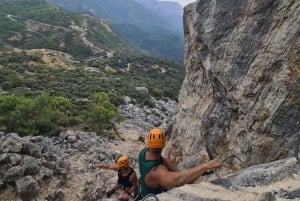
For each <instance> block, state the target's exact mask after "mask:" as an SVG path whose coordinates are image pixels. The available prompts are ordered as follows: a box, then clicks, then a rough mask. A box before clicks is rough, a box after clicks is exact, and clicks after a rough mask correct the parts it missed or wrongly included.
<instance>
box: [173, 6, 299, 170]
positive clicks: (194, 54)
mask: <svg viewBox="0 0 300 201" xmlns="http://www.w3.org/2000/svg"><path fill="white" fill-rule="evenodd" d="M184 13H185V14H184V32H185V62H184V64H185V72H186V74H185V79H184V81H183V85H182V88H181V91H180V95H179V103H178V104H179V105H178V110H177V112H176V114H175V117H174V119H173V126H172V131H171V133H172V136H171V140H170V143H169V144H168V145H169V146H168V151H167V152H168V154H169V155H170V156H174V160H177V162H181V161H183V160H187V159H188V158H189V157H190V156H198V153H200V152H201V151H206V152H207V154H208V156H209V157H216V156H218V157H220V158H225V157H227V156H230V155H232V154H234V155H239V156H240V158H241V160H242V161H243V163H244V164H245V165H246V166H250V165H252V164H260V163H264V162H267V161H274V160H277V159H281V158H285V157H288V156H292V152H293V151H292V148H293V143H294V139H295V135H296V133H297V132H298V131H299V130H300V56H299V55H300V54H299V52H300V37H299V34H300V31H299V30H300V17H299V16H300V1H296V0H290V1H281V0H262V1H252V0H240V1H231V0H224V1H215V0H214V1H211V0H199V1H197V3H194V4H189V5H188V6H186V7H185V10H184ZM182 139H184V143H181V142H182V141H183V140H182ZM175 156H176V158H175ZM231 164H232V165H233V166H235V167H236V168H241V164H240V162H239V161H238V160H232V161H231Z"/></svg>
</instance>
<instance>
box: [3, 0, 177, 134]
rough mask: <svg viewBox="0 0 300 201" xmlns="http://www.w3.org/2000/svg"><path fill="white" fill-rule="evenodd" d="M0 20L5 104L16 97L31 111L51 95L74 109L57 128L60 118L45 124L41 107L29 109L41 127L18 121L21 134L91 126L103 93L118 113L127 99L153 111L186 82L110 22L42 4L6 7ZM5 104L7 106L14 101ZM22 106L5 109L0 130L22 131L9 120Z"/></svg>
mask: <svg viewBox="0 0 300 201" xmlns="http://www.w3.org/2000/svg"><path fill="white" fill-rule="evenodd" d="M0 17H1V21H0V35H1V44H2V45H1V51H0V94H1V96H2V97H1V99H5V100H7V99H6V98H8V99H9V98H10V97H15V99H17V101H20V102H21V103H25V104H29V102H31V101H33V102H35V101H36V99H35V98H36V97H40V96H39V95H40V94H44V93H46V94H48V95H50V97H48V96H47V95H46V97H44V98H46V99H52V98H54V99H55V97H63V98H66V100H65V101H66V102H65V103H68V104H69V103H70V104H71V106H72V107H71V108H72V109H71V111H70V112H69V113H68V114H66V115H67V116H64V117H63V118H61V120H62V121H60V123H59V124H61V125H57V126H56V128H55V129H53V128H54V127H55V126H54V125H53V122H55V121H56V120H57V119H55V120H53V118H52V117H50V116H51V115H50V114H49V115H50V116H49V115H48V116H47V115H45V117H46V118H47V119H48V120H47V121H46V120H45V119H44V120H43V122H40V123H37V121H39V119H41V118H39V117H38V116H37V114H34V113H35V112H34V111H36V110H38V108H40V107H38V106H37V107H38V108H36V109H32V110H31V112H32V113H31V114H32V118H37V119H36V120H34V122H35V123H30V118H28V119H22V117H21V116H20V115H19V117H16V116H14V120H13V121H16V119H18V126H20V127H19V130H20V132H19V134H23V135H26V134H30V135H35V134H37V133H41V130H43V129H41V127H43V126H41V125H37V124H43V125H44V126H45V127H47V128H45V129H46V130H47V132H44V133H43V134H46V133H48V134H50V133H52V134H53V133H56V134H57V131H58V130H60V129H61V126H62V127H63V128H64V127H68V126H72V125H74V124H86V123H87V121H88V120H87V116H86V115H87V114H86V113H87V112H88V110H89V109H88V104H89V101H90V98H91V96H93V95H94V94H98V93H102V92H105V93H106V94H107V95H108V96H109V101H110V102H111V103H112V104H114V106H116V107H117V106H119V105H120V104H124V103H125V100H126V101H127V100H128V99H130V100H131V102H132V103H134V104H137V105H140V106H142V107H143V106H147V107H150V108H151V107H153V106H154V102H153V97H155V98H157V99H168V98H171V99H173V100H177V96H178V93H179V88H180V85H181V82H182V79H183V68H182V66H180V65H178V64H177V63H175V62H171V61H168V60H165V59H161V58H157V57H153V56H149V54H145V53H143V52H142V51H140V50H139V49H138V48H136V47H135V46H133V45H132V44H131V43H129V42H128V41H126V40H124V39H123V38H121V37H120V36H119V35H118V34H117V33H115V32H114V31H113V30H112V29H111V28H110V26H109V25H108V24H107V23H106V22H105V21H104V20H101V19H100V20H99V19H98V18H95V17H93V16H90V15H88V14H75V13H71V12H66V11H65V10H63V9H61V8H58V7H57V6H55V5H53V4H49V3H47V2H46V1H42V0H34V1H28V0H14V1H6V0H2V1H0ZM23 97H25V100H23V99H24V98H23ZM20 98H21V99H22V100H21V99H20ZM28 98H29V99H28ZM5 100H4V102H5V103H4V105H5V104H6V103H9V102H10V101H5ZM0 102H1V101H0ZM13 102H14V101H13ZM48 102H49V101H48ZM1 103H3V102H1ZM21 103H19V104H16V105H15V108H14V107H12V106H10V107H9V108H10V109H8V108H6V106H4V105H1V107H2V108H1V111H2V112H1V113H2V114H1V117H0V120H1V124H2V125H1V127H0V129H3V126H4V125H5V126H4V128H8V130H10V131H15V130H16V129H18V128H17V127H18V126H16V125H14V126H13V124H11V123H12V121H11V116H12V115H13V114H17V113H18V112H14V109H15V110H18V108H20V107H21V106H18V105H20V104H21ZM35 103H37V102H35ZM37 104H39V103H37ZM68 104H67V105H68ZM44 105H45V104H44ZM27 107H28V105H27V106H24V107H23V109H22V111H23V112H24V114H26V113H27V114H29V112H28V110H27V109H26V108H27ZM13 108H14V109H13ZM21 108H22V107H21ZM89 111H94V110H89ZM10 112H12V113H13V114H12V113H10ZM19 112H20V111H19ZM18 114H21V113H18ZM41 115H43V113H41ZM52 115H53V113H52ZM90 115H91V114H89V115H88V117H90ZM4 116H5V117H4ZM17 116H18V115H17ZM23 120H24V121H27V122H26V123H24V122H23ZM107 121H109V120H107ZM9 122H11V123H9ZM46 122H49V123H51V125H52V126H49V125H47V123H46ZM101 122H104V121H101ZM110 124H112V123H110ZM24 125H26V126H25V127H27V128H28V127H31V128H33V127H35V128H34V130H35V131H34V132H32V131H31V130H30V129H31V128H30V129H29V130H26V131H24V132H23V131H22V129H24ZM33 125H34V126H33ZM97 125H100V124H99V123H98V124H97ZM37 127H39V128H37ZM81 127H84V126H81ZM108 127H111V126H108ZM88 128H91V127H88ZM52 129H53V131H52Z"/></svg>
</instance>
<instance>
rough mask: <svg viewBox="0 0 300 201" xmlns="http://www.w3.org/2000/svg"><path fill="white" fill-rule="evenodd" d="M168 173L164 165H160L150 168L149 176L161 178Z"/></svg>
mask: <svg viewBox="0 0 300 201" xmlns="http://www.w3.org/2000/svg"><path fill="white" fill-rule="evenodd" d="M167 172H168V169H167V167H166V166H165V165H163V164H161V165H157V166H154V167H153V168H151V170H150V171H149V174H150V176H151V177H161V176H164V175H166V174H167Z"/></svg>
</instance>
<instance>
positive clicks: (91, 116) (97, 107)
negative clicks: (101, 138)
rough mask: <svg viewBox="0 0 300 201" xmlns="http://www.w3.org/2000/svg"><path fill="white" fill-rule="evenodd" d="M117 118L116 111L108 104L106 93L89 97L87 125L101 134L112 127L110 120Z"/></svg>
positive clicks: (115, 108) (114, 107)
mask: <svg viewBox="0 0 300 201" xmlns="http://www.w3.org/2000/svg"><path fill="white" fill-rule="evenodd" d="M118 116H119V113H118V109H117V107H116V106H114V105H113V104H112V103H110V102H109V97H108V95H107V94H106V93H104V92H101V93H97V94H94V95H92V96H91V97H90V104H89V108H88V112H87V118H88V124H89V125H90V126H91V127H92V128H93V129H95V130H96V132H97V133H102V132H103V131H104V130H105V129H108V128H111V127H112V120H113V119H114V118H117V117H118Z"/></svg>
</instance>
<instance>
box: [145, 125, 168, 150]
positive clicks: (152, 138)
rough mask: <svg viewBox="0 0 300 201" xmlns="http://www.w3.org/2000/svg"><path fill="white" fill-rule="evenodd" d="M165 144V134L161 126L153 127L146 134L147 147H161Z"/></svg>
mask: <svg viewBox="0 0 300 201" xmlns="http://www.w3.org/2000/svg"><path fill="white" fill-rule="evenodd" d="M165 144H166V139H165V134H164V131H163V130H162V129H161V128H153V129H151V130H150V131H149V133H148V135H147V147H148V148H149V149H163V148H164V147H165Z"/></svg>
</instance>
